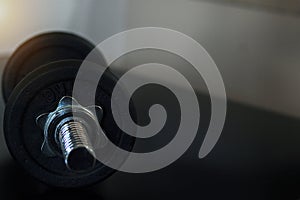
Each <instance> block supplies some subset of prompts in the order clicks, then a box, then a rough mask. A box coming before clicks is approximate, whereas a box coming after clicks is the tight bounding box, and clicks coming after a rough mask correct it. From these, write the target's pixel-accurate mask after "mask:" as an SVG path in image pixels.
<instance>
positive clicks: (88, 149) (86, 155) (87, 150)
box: [59, 121, 95, 171]
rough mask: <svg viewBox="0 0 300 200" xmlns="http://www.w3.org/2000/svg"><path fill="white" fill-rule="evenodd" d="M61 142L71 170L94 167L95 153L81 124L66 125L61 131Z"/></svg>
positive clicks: (71, 122) (68, 123) (73, 122)
mask: <svg viewBox="0 0 300 200" xmlns="http://www.w3.org/2000/svg"><path fill="white" fill-rule="evenodd" d="M59 141H60V146H61V150H62V153H63V156H64V159H65V163H66V165H67V167H68V168H69V169H71V170H75V171H82V170H87V169H89V168H92V167H94V164H95V153H94V151H93V147H92V144H91V141H90V140H89V137H88V135H87V131H86V128H85V127H84V126H83V125H82V124H81V123H80V122H76V121H70V122H67V123H65V124H64V125H63V126H62V127H61V128H60V130H59Z"/></svg>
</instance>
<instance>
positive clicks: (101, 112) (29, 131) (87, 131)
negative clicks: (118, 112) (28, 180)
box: [2, 32, 134, 188]
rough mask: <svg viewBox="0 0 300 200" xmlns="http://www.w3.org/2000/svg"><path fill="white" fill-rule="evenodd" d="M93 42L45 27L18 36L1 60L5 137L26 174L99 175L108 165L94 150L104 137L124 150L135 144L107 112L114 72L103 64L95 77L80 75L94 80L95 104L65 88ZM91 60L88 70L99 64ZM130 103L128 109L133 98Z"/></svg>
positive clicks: (48, 179)
mask: <svg viewBox="0 0 300 200" xmlns="http://www.w3.org/2000/svg"><path fill="white" fill-rule="evenodd" d="M93 49H94V45H93V44H92V43H90V42H89V41H87V40H85V39H83V38H81V37H79V36H77V35H74V34H70V33H63V32H51V33H45V34H41V35H38V36H36V37H33V38H31V39H29V40H28V41H27V42H25V43H23V44H22V45H21V46H20V47H19V48H18V49H17V50H16V51H15V52H14V53H13V55H12V56H11V57H10V59H9V61H8V62H7V64H6V66H5V70H4V73H3V77H2V91H3V97H4V100H5V102H6V107H5V114H4V123H3V126H4V134H5V139H6V144H7V146H8V149H9V151H10V153H11V155H12V156H13V157H14V158H15V160H17V161H18V162H19V163H20V164H21V166H23V168H24V169H25V170H26V171H27V172H28V173H29V174H30V175H32V176H33V177H35V178H37V179H38V180H40V181H42V182H44V183H46V184H48V185H50V186H55V187H66V188H74V187H82V186H87V185H91V184H94V183H96V182H100V181H102V180H104V179H106V178H107V177H109V176H110V175H111V174H113V172H115V169H112V168H110V167H108V166H106V165H104V164H103V163H101V162H100V161H98V160H97V158H96V157H97V156H96V154H97V151H98V149H99V148H101V145H103V144H104V145H105V140H110V141H111V142H112V143H113V144H116V145H117V146H119V147H120V148H123V149H125V150H127V151H130V150H132V148H133V145H134V138H133V137H132V136H129V135H127V134H125V133H124V132H123V131H122V130H121V129H120V128H119V127H118V126H117V124H116V123H115V121H114V119H113V115H112V111H111V104H112V103H113V101H114V100H113V99H111V94H112V91H113V88H114V86H115V84H116V83H117V77H115V76H114V75H113V74H112V73H111V72H110V71H109V70H107V69H106V70H105V71H104V73H103V76H102V77H101V79H100V81H99V82H98V83H93V82H91V81H90V80H89V79H88V77H87V80H83V82H84V83H85V84H86V85H85V87H86V88H89V86H90V85H92V84H97V85H98V86H97V91H96V96H95V104H94V105H86V104H85V103H86V102H78V101H77V99H76V98H75V97H74V96H72V95H73V93H72V91H73V84H74V80H75V78H76V75H77V72H78V69H79V67H80V66H81V64H82V62H83V60H84V59H85V58H86V56H87V55H88V54H89V53H90V52H91V51H92V50H93ZM91 66H93V67H91V69H89V70H104V68H103V67H102V69H101V66H100V65H98V64H97V63H93V62H91ZM95 66H96V67H95ZM84 92H86V94H85V95H89V93H88V91H84ZM124 95H125V92H124ZM129 107H130V110H131V111H132V116H134V111H133V110H134V108H133V106H132V105H130V106H129ZM91 110H95V111H96V112H95V113H94V112H91ZM74 112H76V115H75V114H74Z"/></svg>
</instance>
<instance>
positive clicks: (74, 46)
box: [2, 32, 94, 102]
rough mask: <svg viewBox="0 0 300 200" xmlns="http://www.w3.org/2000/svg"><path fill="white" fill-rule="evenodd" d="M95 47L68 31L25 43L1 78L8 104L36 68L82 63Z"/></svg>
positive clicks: (52, 33) (12, 58)
mask: <svg viewBox="0 0 300 200" xmlns="http://www.w3.org/2000/svg"><path fill="white" fill-rule="evenodd" d="M93 48H94V45H93V44H92V43H90V42H89V41H87V40H85V39H83V38H82V37H80V36H77V35H74V34H71V33H65V32H50V33H44V34H41V35H38V36H35V37H33V38H31V39H29V40H27V41H26V42H25V43H23V44H22V45H21V46H20V47H19V48H17V50H16V51H15V52H14V53H13V55H12V56H11V57H10V59H9V60H8V62H7V64H6V66H5V69H4V72H3V77H2V92H3V97H4V100H5V102H6V101H7V99H8V97H9V95H10V93H11V92H12V90H13V89H14V87H15V86H16V85H17V84H18V82H19V81H20V80H21V79H22V78H24V77H25V76H26V74H28V73H29V72H31V71H33V70H34V69H36V68H37V67H39V66H41V65H44V64H47V63H50V62H53V61H59V60H66V59H80V60H83V59H85V57H86V56H87V55H88V54H89V53H90V52H91V50H92V49H93Z"/></svg>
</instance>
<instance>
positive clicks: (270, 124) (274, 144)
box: [0, 102, 300, 200]
mask: <svg viewBox="0 0 300 200" xmlns="http://www.w3.org/2000/svg"><path fill="white" fill-rule="evenodd" d="M204 104H205V103H204ZM2 109H3V108H2ZM208 112H209V106H204V109H202V110H201V115H202V116H203V114H202V113H204V116H205V114H207V113H208ZM203 118H204V119H203ZM202 119H203V123H200V131H199V134H198V136H197V138H196V139H195V141H194V143H193V144H192V146H191V147H190V148H189V150H188V151H187V152H186V153H185V154H184V155H183V156H182V157H181V158H180V159H179V160H177V161H176V162H175V163H173V164H172V165H170V166H168V167H166V168H164V169H161V170H159V171H156V172H150V173H145V174H129V173H123V172H117V173H115V174H114V175H112V176H111V177H110V178H108V179H107V180H105V181H104V182H102V183H99V184H97V185H94V186H92V187H88V188H82V189H76V190H62V189H56V188H50V187H48V186H45V185H43V184H41V183H39V182H38V181H36V180H34V179H32V178H31V177H30V176H29V175H27V174H26V173H25V172H24V171H23V170H22V169H21V168H20V167H19V166H18V165H17V164H16V163H15V162H14V160H13V159H12V158H11V156H10V154H9V152H8V151H7V149H6V146H5V141H4V137H3V134H1V137H0V145H1V146H0V177H1V178H0V195H1V197H0V198H1V199H3V200H6V199H22V198H29V199H57V198H58V199H68V200H70V199H183V198H184V199H221V198H222V199H285V200H287V199H297V198H298V197H299V196H300V120H299V119H296V118H291V117H287V116H283V115H280V114H277V113H272V112H269V111H265V110H262V109H258V108H255V107H251V106H246V105H241V104H238V103H234V102H229V103H228V112H227V119H226V122H225V127H224V130H223V133H222V135H221V138H220V140H219V142H218V143H217V145H216V146H215V148H214V149H213V151H212V152H211V153H210V154H209V155H208V156H207V157H205V158H204V159H199V158H198V156H197V155H198V151H199V148H200V146H201V143H202V139H203V134H204V133H205V128H202V129H201V126H203V127H205V126H206V125H207V123H208V117H206V119H205V117H202Z"/></svg>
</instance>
